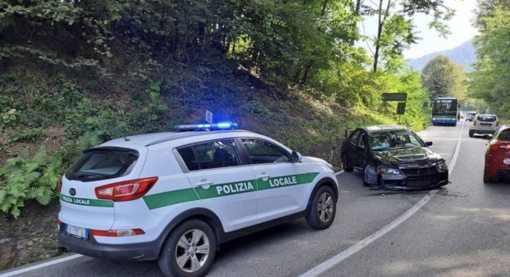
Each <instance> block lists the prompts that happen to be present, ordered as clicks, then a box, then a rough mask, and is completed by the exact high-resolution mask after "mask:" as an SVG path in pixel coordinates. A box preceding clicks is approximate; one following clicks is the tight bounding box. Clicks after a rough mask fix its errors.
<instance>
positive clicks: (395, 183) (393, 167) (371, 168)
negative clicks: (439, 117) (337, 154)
mask: <svg viewBox="0 0 510 277" xmlns="http://www.w3.org/2000/svg"><path fill="white" fill-rule="evenodd" d="M431 145H432V142H424V141H423V140H422V139H421V138H420V137H419V136H418V135H417V134H416V133H414V132H413V131H412V130H410V129H408V128H405V127H402V126H370V127H366V128H358V129H356V130H354V131H353V132H352V133H350V134H347V133H346V139H345V141H344V144H343V148H342V162H343V164H344V170H345V171H346V172H352V171H354V170H355V169H357V170H359V171H361V172H363V175H364V184H365V185H366V186H370V187H371V189H404V190H413V189H427V188H438V187H441V186H444V185H447V184H448V166H447V165H446V162H445V160H444V159H443V158H442V157H441V156H440V155H439V154H436V153H434V152H433V151H432V150H430V149H429V148H428V147H429V146H431Z"/></svg>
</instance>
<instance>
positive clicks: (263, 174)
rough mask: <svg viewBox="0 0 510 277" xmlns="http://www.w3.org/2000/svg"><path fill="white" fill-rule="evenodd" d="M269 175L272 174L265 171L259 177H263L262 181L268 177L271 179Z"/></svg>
mask: <svg viewBox="0 0 510 277" xmlns="http://www.w3.org/2000/svg"><path fill="white" fill-rule="evenodd" d="M269 177H270V176H269V175H268V174H266V173H265V172H264V173H262V174H260V175H259V179H262V181H267V179H269Z"/></svg>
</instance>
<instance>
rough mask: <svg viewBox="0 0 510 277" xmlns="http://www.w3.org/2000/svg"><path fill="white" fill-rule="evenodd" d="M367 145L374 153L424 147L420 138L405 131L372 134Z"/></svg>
mask: <svg viewBox="0 0 510 277" xmlns="http://www.w3.org/2000/svg"><path fill="white" fill-rule="evenodd" d="M369 143H370V149H372V150H374V151H383V150H393V149H403V148H415V147H425V144H424V143H423V141H422V140H421V139H420V138H418V137H417V136H416V135H415V134H414V133H413V132H410V131H407V130H393V131H381V132H374V133H372V134H370V139H369Z"/></svg>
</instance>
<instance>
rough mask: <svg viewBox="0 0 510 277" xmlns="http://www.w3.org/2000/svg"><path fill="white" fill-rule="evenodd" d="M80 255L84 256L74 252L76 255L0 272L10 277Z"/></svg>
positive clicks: (2, 275) (1, 276) (3, 276)
mask: <svg viewBox="0 0 510 277" xmlns="http://www.w3.org/2000/svg"><path fill="white" fill-rule="evenodd" d="M79 257H83V255H80V254H74V255H71V256H67V257H64V258H60V259H56V260H52V261H49V262H45V263H42V264H37V265H33V266H29V267H25V268H22V269H18V270H14V271H11V272H7V273H4V274H0V277H10V276H14V275H18V274H21V273H25V272H29V271H33V270H36V269H40V268H43V267H47V266H51V265H55V264H59V263H63V262H67V261H70V260H73V259H76V258H79Z"/></svg>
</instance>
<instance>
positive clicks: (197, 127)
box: [174, 122, 238, 132]
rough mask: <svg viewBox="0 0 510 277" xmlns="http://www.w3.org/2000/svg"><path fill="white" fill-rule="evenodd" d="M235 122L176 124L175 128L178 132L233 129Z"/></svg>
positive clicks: (235, 126) (235, 125)
mask: <svg viewBox="0 0 510 277" xmlns="http://www.w3.org/2000/svg"><path fill="white" fill-rule="evenodd" d="M237 127H238V125H237V123H233V122H220V123H214V124H209V123H207V124H192V125H177V126H175V127H174V128H175V130H176V131H178V132H185V131H220V130H234V129H235V128H237Z"/></svg>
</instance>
